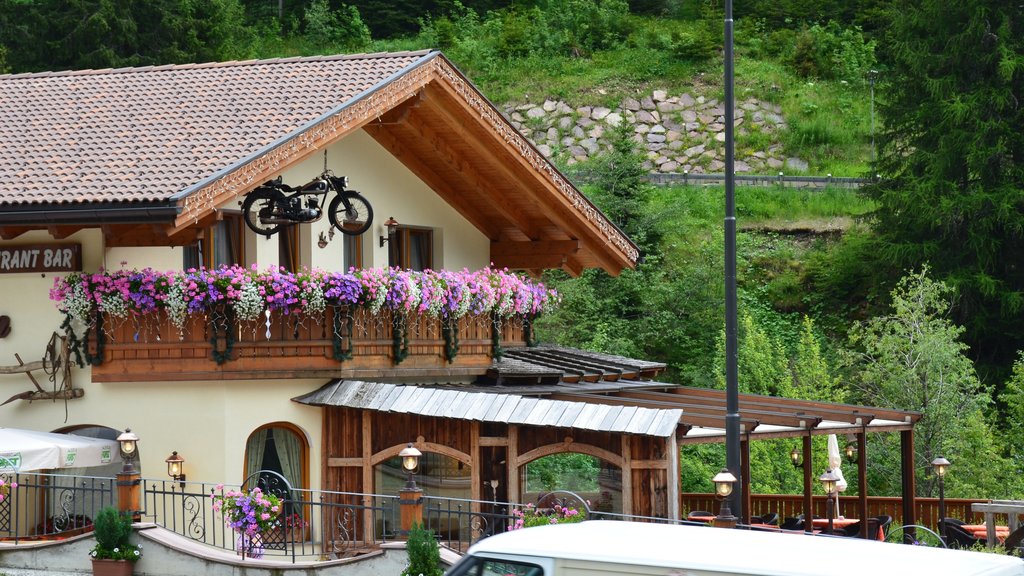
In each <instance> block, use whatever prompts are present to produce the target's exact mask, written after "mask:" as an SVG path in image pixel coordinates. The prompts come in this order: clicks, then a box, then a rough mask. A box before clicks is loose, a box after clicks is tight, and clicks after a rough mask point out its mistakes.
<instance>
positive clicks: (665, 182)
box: [566, 171, 877, 189]
mask: <svg viewBox="0 0 1024 576" xmlns="http://www.w3.org/2000/svg"><path fill="white" fill-rule="evenodd" d="M566 176H568V178H569V179H570V180H572V181H573V182H581V183H586V182H593V181H594V179H595V178H596V175H595V172H593V171H574V172H569V173H567V174H566ZM647 181H648V182H650V183H652V184H655V185H657V186H706V185H713V184H725V174H703V173H689V172H683V173H678V172H650V173H648V174H647ZM876 181H877V178H875V179H873V178H853V177H849V176H832V175H831V174H829V175H826V176H800V175H789V176H787V175H786V174H784V173H782V172H779V173H778V174H775V175H771V174H736V185H737V186H782V187H786V188H815V189H822V188H847V189H856V188H860V187H861V186H865V185H867V184H871V183H874V182H876Z"/></svg>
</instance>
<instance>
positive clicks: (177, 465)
mask: <svg viewBox="0 0 1024 576" xmlns="http://www.w3.org/2000/svg"><path fill="white" fill-rule="evenodd" d="M164 462H167V475H168V476H170V477H171V478H174V479H175V480H177V479H178V477H179V476H181V475H182V474H181V468H182V464H184V463H185V459H184V458H182V457H181V456H179V455H178V451H177V450H175V451H174V452H171V455H170V456H168V457H167V459H166V460H164Z"/></svg>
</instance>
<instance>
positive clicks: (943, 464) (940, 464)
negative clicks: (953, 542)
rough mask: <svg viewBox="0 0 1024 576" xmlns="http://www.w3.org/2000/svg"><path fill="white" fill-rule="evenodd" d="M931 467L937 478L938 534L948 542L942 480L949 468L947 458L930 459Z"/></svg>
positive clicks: (944, 494) (944, 491) (944, 492)
mask: <svg viewBox="0 0 1024 576" xmlns="http://www.w3.org/2000/svg"><path fill="white" fill-rule="evenodd" d="M932 468H934V469H935V476H936V477H937V478H938V479H939V535H940V536H942V541H943V542H946V543H948V538H947V537H946V490H945V486H944V485H943V480H944V479H945V477H946V472H947V470H948V469H949V460H946V459H945V458H943V457H942V456H939V457H938V458H936V459H935V460H932Z"/></svg>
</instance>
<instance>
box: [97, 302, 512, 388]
mask: <svg viewBox="0 0 1024 576" xmlns="http://www.w3.org/2000/svg"><path fill="white" fill-rule="evenodd" d="M442 322H443V321H442V320H441V319H440V318H436V317H432V316H427V315H409V316H404V317H396V315H394V314H393V313H391V312H388V311H381V312H380V313H378V314H373V313H371V312H370V310H368V309H366V308H361V307H359V308H348V307H333V306H328V307H327V309H326V310H325V311H324V313H323V314H322V315H318V316H315V317H314V316H310V315H308V314H296V313H292V314H284V313H282V312H281V311H272V312H270V313H269V314H266V315H264V316H263V318H262V320H261V321H255V322H254V321H239V320H237V319H234V318H231V317H230V315H228V314H226V313H225V312H224V311H214V312H212V313H209V314H196V315H191V316H189V317H188V318H187V319H186V321H185V324H184V325H183V326H182V327H181V328H180V329H179V328H178V327H177V326H175V325H174V324H173V323H172V322H171V321H170V320H169V319H168V318H167V315H166V314H165V313H163V312H158V313H154V314H150V315H147V316H129V317H124V318H111V317H109V316H106V315H105V316H104V320H103V322H102V323H101V325H100V326H99V328H98V329H97V330H93V331H91V333H90V335H89V337H88V339H87V341H86V346H87V351H88V354H89V358H90V361H91V363H92V364H93V378H95V379H97V380H103V381H108V382H117V381H122V382H123V381H137V380H220V379H260V378H295V377H300V378H301V377H309V378H313V377H326V378H332V377H334V378H337V377H349V378H353V377H362V378H372V377H380V376H382V375H384V372H385V371H386V372H387V374H388V375H392V376H393V375H401V374H408V375H417V376H442V375H443V376H451V375H459V374H465V375H471V374H479V373H480V372H481V371H482V369H483V368H485V367H486V366H488V365H490V363H491V361H492V360H493V358H494V357H495V355H496V353H498V354H500V350H496V347H498V348H509V347H521V346H525V345H526V344H527V342H526V331H525V330H524V325H523V320H522V319H521V318H518V317H512V318H508V319H503V320H501V321H498V322H495V321H494V319H493V318H492V317H490V316H468V315H467V316H464V317H462V318H460V319H458V320H457V321H456V322H454V325H453V326H452V327H451V328H453V329H451V330H449V329H446V328H447V327H445V326H443V325H442ZM97 334H99V337H97Z"/></svg>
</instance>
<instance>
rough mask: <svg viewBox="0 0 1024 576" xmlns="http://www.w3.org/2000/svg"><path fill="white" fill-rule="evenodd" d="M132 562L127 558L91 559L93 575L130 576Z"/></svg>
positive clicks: (132, 566)
mask: <svg viewBox="0 0 1024 576" xmlns="http://www.w3.org/2000/svg"><path fill="white" fill-rule="evenodd" d="M134 567H135V565H134V563H132V562H129V561H127V560H96V559H95V558H94V559H93V561H92V573H93V576H131V574H132V569H133V568H134Z"/></svg>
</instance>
